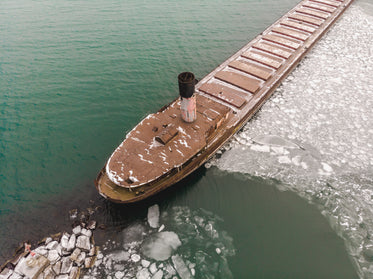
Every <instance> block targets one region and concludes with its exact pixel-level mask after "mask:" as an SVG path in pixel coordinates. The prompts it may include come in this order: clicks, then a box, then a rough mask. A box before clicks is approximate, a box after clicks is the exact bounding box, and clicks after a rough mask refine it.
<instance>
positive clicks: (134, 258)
mask: <svg viewBox="0 0 373 279" xmlns="http://www.w3.org/2000/svg"><path fill="white" fill-rule="evenodd" d="M131 260H132V261H133V262H134V263H137V262H138V261H140V260H141V257H140V255H137V254H133V255H131Z"/></svg>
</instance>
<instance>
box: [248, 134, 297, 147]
mask: <svg viewBox="0 0 373 279" xmlns="http://www.w3.org/2000/svg"><path fill="white" fill-rule="evenodd" d="M253 142H255V143H258V144H261V145H269V146H277V147H286V148H293V149H296V148H300V147H299V146H298V145H297V144H295V143H294V142H291V141H289V140H287V139H285V138H282V137H279V136H276V135H260V136H257V137H255V138H254V139H253Z"/></svg>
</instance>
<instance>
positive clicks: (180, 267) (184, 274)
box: [171, 255, 193, 279]
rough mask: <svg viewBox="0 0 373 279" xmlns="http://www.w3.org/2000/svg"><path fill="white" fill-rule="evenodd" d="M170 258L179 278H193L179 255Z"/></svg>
mask: <svg viewBox="0 0 373 279" xmlns="http://www.w3.org/2000/svg"><path fill="white" fill-rule="evenodd" d="M171 259H172V263H173V264H174V267H175V269H176V271H177V273H178V274H179V276H180V278H181V279H192V278H193V276H192V274H191V273H190V271H189V269H188V267H187V266H186V264H185V262H184V260H183V258H182V257H181V256H179V255H174V256H172V257H171Z"/></svg>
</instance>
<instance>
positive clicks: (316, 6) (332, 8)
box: [303, 1, 336, 13]
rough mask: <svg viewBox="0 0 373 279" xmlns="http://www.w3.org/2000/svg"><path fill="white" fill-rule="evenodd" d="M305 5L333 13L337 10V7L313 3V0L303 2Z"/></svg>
mask: <svg viewBox="0 0 373 279" xmlns="http://www.w3.org/2000/svg"><path fill="white" fill-rule="evenodd" d="M303 7H308V8H313V9H315V10H319V11H323V12H328V13H333V12H334V11H335V9H336V8H334V7H329V6H325V5H320V4H318V3H313V2H311V1H309V2H307V3H305V4H303Z"/></svg>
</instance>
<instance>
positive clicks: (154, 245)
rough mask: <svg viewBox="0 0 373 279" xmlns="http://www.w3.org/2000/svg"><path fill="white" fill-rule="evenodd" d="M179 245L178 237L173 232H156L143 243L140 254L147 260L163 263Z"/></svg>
mask: <svg viewBox="0 0 373 279" xmlns="http://www.w3.org/2000/svg"><path fill="white" fill-rule="evenodd" d="M180 245H181V241H180V239H179V237H178V235H177V234H176V233H174V232H169V231H164V232H158V233H155V234H154V235H152V236H150V237H149V238H147V239H146V240H145V241H144V244H143V246H142V248H141V250H142V253H143V254H144V255H145V256H147V257H148V258H151V259H154V260H157V261H164V260H167V259H168V258H169V257H170V256H171V255H172V253H173V252H174V251H175V250H176V249H177V248H178V247H179V246H180Z"/></svg>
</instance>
